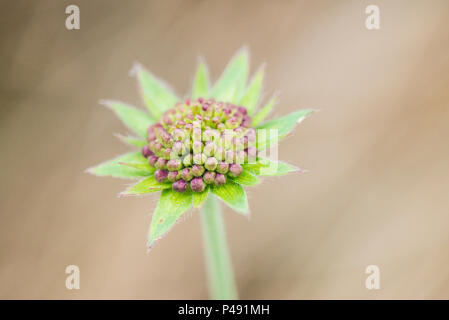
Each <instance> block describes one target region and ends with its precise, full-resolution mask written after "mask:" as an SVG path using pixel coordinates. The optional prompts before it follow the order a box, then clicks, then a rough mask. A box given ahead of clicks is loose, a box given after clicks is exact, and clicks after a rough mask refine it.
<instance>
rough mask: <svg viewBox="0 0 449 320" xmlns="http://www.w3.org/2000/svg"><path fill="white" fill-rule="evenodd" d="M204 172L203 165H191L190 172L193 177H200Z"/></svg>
mask: <svg viewBox="0 0 449 320" xmlns="http://www.w3.org/2000/svg"><path fill="white" fill-rule="evenodd" d="M203 173H204V167H203V166H199V165H196V164H195V165H193V166H192V174H193V175H194V176H195V177H201V176H202V175H203Z"/></svg>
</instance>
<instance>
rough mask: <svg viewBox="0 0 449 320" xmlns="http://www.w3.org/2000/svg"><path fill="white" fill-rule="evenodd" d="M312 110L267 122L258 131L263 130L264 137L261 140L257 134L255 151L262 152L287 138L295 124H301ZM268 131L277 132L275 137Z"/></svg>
mask: <svg viewBox="0 0 449 320" xmlns="http://www.w3.org/2000/svg"><path fill="white" fill-rule="evenodd" d="M312 112H313V110H299V111H295V112H292V113H290V114H288V115H286V116H284V117H280V118H277V119H274V120H271V121H268V122H266V123H264V124H262V125H261V126H259V127H258V129H265V130H266V136H265V138H264V139H263V138H262V137H261V136H260V135H259V133H258V136H257V149H258V150H263V149H266V148H268V147H269V146H270V145H271V144H273V143H277V142H278V141H280V140H282V139H283V138H284V137H285V136H287V135H288V134H289V133H290V132H291V131H292V130H293V128H294V127H295V126H296V124H297V123H299V122H301V121H302V120H303V119H304V118H305V117H306V116H307V115H309V114H310V113H312ZM270 130H277V137H276V136H274V137H273V135H272V134H271V132H270Z"/></svg>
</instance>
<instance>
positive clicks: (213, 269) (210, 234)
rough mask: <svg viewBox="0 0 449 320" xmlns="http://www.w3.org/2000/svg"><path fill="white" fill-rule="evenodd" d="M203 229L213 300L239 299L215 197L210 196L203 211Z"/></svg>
mask: <svg viewBox="0 0 449 320" xmlns="http://www.w3.org/2000/svg"><path fill="white" fill-rule="evenodd" d="M201 229H202V233H203V243H204V251H205V257H206V266H207V275H208V282H209V291H210V295H211V298H212V299H223V300H231V299H237V290H236V286H235V282H234V272H233V271H232V264H231V257H230V255H229V249H228V244H227V242H226V232H225V225H224V221H223V216H222V213H221V210H220V204H219V203H218V201H217V199H216V198H215V197H214V196H213V195H209V197H208V198H207V200H206V202H205V203H204V205H203V208H202V209H201Z"/></svg>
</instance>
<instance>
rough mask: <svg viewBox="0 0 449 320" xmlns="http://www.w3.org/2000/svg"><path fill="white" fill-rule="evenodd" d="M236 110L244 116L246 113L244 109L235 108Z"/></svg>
mask: <svg viewBox="0 0 449 320" xmlns="http://www.w3.org/2000/svg"><path fill="white" fill-rule="evenodd" d="M237 110H238V111H239V112H240V113H241V114H246V113H247V111H246V109H245V108H244V107H237Z"/></svg>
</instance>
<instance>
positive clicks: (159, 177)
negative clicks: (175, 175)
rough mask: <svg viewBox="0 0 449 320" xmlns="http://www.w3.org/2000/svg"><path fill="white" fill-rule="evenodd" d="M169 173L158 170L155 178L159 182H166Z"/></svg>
mask: <svg viewBox="0 0 449 320" xmlns="http://www.w3.org/2000/svg"><path fill="white" fill-rule="evenodd" d="M167 176H168V171H167V170H156V171H155V172H154V177H155V178H156V180H157V181H159V182H164V181H165V179H167Z"/></svg>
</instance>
